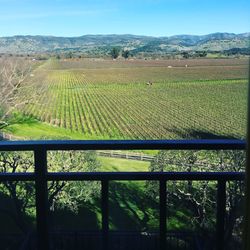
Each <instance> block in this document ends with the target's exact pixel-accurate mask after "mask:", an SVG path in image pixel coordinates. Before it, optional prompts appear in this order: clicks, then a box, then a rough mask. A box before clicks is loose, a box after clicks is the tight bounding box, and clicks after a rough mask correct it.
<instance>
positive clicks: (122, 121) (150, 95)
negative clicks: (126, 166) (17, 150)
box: [7, 59, 248, 139]
mask: <svg viewBox="0 0 250 250" xmlns="http://www.w3.org/2000/svg"><path fill="white" fill-rule="evenodd" d="M247 72H248V61H247V60H245V59H200V60H199V59H195V60H194V59H193V60H162V61H161V60H127V61H119V60H118V61H113V60H98V59H81V60H80V59H79V60H77V59H74V60H73V59H72V60H55V59H51V60H49V61H47V62H45V63H44V64H43V65H41V66H40V67H38V68H37V69H36V70H35V71H34V72H33V74H32V75H31V76H30V77H29V78H28V79H27V81H26V83H25V84H26V85H27V86H33V90H34V92H36V93H38V95H37V97H36V98H35V100H33V101H31V102H27V103H26V104H25V105H24V106H22V107H21V108H20V109H19V112H21V113H22V114H23V115H25V117H26V118H25V119H26V120H27V122H25V121H24V122H22V123H21V124H13V125H11V126H9V127H8V128H7V131H10V132H11V133H13V134H16V135H18V136H24V137H32V138H42V137H46V138H49V137H50V138H72V139H77V138H79V139H163V138H164V139H174V138H222V137H233V138H243V137H245V130H246V107H247ZM149 81H151V82H152V85H150V84H147V83H148V82H149ZM27 89H28V90H29V91H30V88H27ZM29 95H30V93H29V92H28V91H27V92H26V91H25V90H23V91H22V92H21V93H20V99H25V98H27V96H29ZM25 119H24V120H25ZM41 127H43V128H41ZM47 130H48V131H47ZM43 131H44V133H45V134H43ZM46 131H47V132H46ZM50 131H51V135H50Z"/></svg>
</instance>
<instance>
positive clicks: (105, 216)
mask: <svg viewBox="0 0 250 250" xmlns="http://www.w3.org/2000/svg"><path fill="white" fill-rule="evenodd" d="M101 183H102V244H103V245H102V249H103V250H108V245H109V244H108V243H109V240H108V238H109V235H108V234H109V209H108V199H109V198H108V193H109V182H108V181H107V180H102V182H101Z"/></svg>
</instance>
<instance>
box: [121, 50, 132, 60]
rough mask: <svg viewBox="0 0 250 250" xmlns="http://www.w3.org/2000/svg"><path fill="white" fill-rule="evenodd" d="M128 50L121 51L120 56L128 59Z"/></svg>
mask: <svg viewBox="0 0 250 250" xmlns="http://www.w3.org/2000/svg"><path fill="white" fill-rule="evenodd" d="M129 55H130V54H129V50H123V51H122V56H123V57H124V58H125V59H128V57H129Z"/></svg>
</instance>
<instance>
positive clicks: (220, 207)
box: [216, 180, 226, 250]
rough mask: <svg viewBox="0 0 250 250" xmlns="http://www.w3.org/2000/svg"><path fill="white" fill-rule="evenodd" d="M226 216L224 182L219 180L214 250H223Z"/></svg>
mask: <svg viewBox="0 0 250 250" xmlns="http://www.w3.org/2000/svg"><path fill="white" fill-rule="evenodd" d="M225 216H226V181H225V180H219V181H218V187H217V216H216V217H217V219H216V249H217V250H223V249H225V245H224V231H225Z"/></svg>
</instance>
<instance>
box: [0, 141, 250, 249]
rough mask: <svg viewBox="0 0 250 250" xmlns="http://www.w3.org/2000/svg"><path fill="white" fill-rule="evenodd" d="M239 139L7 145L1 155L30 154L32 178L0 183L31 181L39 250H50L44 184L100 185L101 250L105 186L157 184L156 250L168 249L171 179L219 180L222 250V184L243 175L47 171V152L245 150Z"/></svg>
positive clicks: (105, 231)
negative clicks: (128, 182)
mask: <svg viewBox="0 0 250 250" xmlns="http://www.w3.org/2000/svg"><path fill="white" fill-rule="evenodd" d="M245 148H246V143H245V142H244V141H241V140H144V141H134V140H131V141H126V140H124V141H113V140H108V141H8V142H1V143H0V151H33V152H34V160H35V171H34V173H0V181H35V189H36V222H37V223H36V224H37V249H38V250H45V249H50V248H49V230H48V186H47V182H48V181H55V180H65V181H66V180H67V181H93V180H95V181H100V182H101V211H102V239H103V244H102V246H103V250H108V249H109V220H108V218H109V206H108V199H109V182H110V181H113V180H119V181H120V180H155V181H158V182H159V188H160V189H159V195H160V206H159V210H160V224H159V225H160V226H159V233H160V249H161V250H163V249H166V233H167V228H166V220H167V210H166V202H167V199H166V191H167V190H166V183H167V181H169V180H197V181H203V180H210V181H217V182H218V185H217V217H216V220H217V222H216V248H217V249H220V250H221V249H224V227H225V209H226V182H227V181H235V180H244V173H242V172H153V173H152V172H93V173H86V172H53V173H52V172H48V171H47V151H54V150H115V149H117V150H133V149H138V150H139V149H140V150H142V149H144V150H147V149H155V150H159V149H165V150H245Z"/></svg>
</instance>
